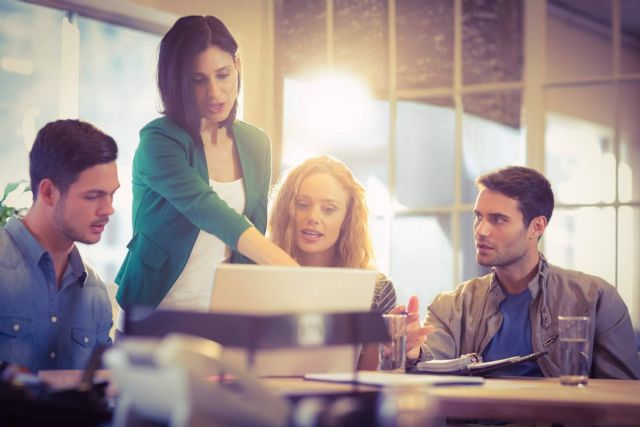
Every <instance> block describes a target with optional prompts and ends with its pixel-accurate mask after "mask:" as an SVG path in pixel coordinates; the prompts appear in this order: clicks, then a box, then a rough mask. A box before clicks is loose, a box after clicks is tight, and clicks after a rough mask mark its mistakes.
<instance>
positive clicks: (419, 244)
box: [391, 215, 453, 318]
mask: <svg viewBox="0 0 640 427" xmlns="http://www.w3.org/2000/svg"><path fill="white" fill-rule="evenodd" d="M450 236H451V219H450V217H449V216H448V215H447V216H443V215H439V216H422V217H418V216H414V217H396V218H394V219H393V223H392V229H391V278H392V279H393V283H394V285H395V287H396V291H397V293H398V302H399V303H402V304H406V303H407V302H408V301H409V297H410V296H411V295H417V296H418V297H419V298H420V313H421V315H420V318H424V315H425V313H426V309H427V306H428V305H429V304H431V301H433V299H434V297H435V296H436V295H438V294H439V293H440V292H444V291H449V290H451V289H452V288H453V247H452V245H451V237H450Z"/></svg>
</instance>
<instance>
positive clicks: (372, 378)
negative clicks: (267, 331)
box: [304, 371, 484, 386]
mask: <svg viewBox="0 0 640 427" xmlns="http://www.w3.org/2000/svg"><path fill="white" fill-rule="evenodd" d="M304 379H305V380H312V381H327V382H337V383H352V384H365V385H375V386H407V385H476V384H482V383H483V382H484V378H482V377H469V376H457V375H411V374H392V373H388V372H373V371H361V372H358V373H354V372H341V373H336V374H306V375H305V376H304Z"/></svg>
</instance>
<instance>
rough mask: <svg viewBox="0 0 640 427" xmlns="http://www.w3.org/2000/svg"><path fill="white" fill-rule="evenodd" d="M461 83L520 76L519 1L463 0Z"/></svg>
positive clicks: (505, 79) (520, 21)
mask: <svg viewBox="0 0 640 427" xmlns="http://www.w3.org/2000/svg"><path fill="white" fill-rule="evenodd" d="M462 15H463V16H462V76H463V82H464V84H466V85H468V84H477V83H491V82H506V81H519V80H521V79H522V58H523V57H524V54H523V51H522V29H523V27H524V26H523V24H522V21H523V11H522V1H520V0H493V1H486V0H463V2H462Z"/></svg>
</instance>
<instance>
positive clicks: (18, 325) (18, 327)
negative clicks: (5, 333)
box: [13, 323, 20, 332]
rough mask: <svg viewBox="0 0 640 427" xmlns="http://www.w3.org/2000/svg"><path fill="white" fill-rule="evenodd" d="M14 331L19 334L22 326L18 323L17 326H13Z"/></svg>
mask: <svg viewBox="0 0 640 427" xmlns="http://www.w3.org/2000/svg"><path fill="white" fill-rule="evenodd" d="M13 330H14V331H16V332H18V331H19V330H20V324H19V323H16V324H15V325H13Z"/></svg>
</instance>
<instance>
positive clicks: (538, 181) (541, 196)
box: [476, 166, 554, 227]
mask: <svg viewBox="0 0 640 427" xmlns="http://www.w3.org/2000/svg"><path fill="white" fill-rule="evenodd" d="M476 185H477V186H478V188H479V189H482V188H486V189H488V190H491V191H496V192H498V193H502V194H504V195H505V196H507V197H510V198H512V199H515V200H517V201H518V208H519V209H520V212H522V220H523V222H524V225H525V226H526V227H528V226H529V223H530V222H531V220H532V219H533V218H536V217H538V216H544V217H545V218H546V219H547V223H548V222H549V220H551V214H552V213H553V205H554V200H553V191H552V190H551V184H550V183H549V181H548V180H547V178H545V177H544V175H542V174H541V173H540V172H538V171H536V170H533V169H531V168H526V167H523V166H508V167H506V168H503V169H498V170H497V171H495V172H491V173H488V174H485V175H481V176H480V177H478V179H476Z"/></svg>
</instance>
